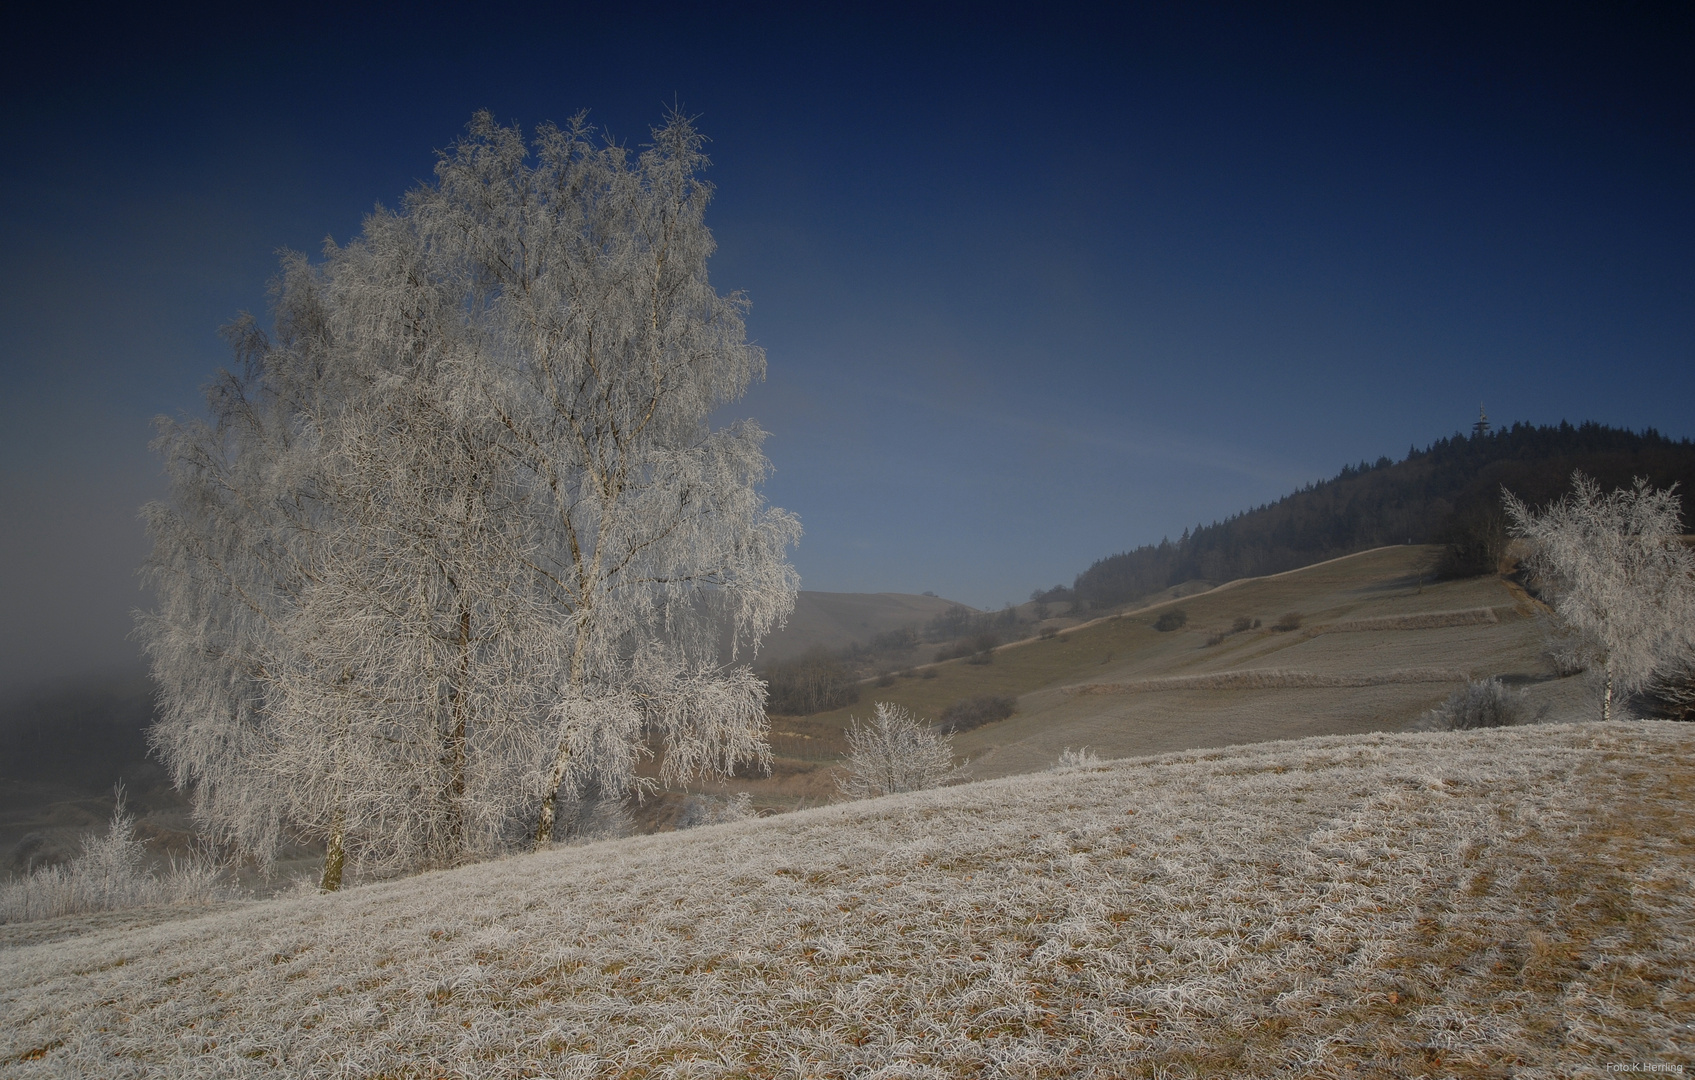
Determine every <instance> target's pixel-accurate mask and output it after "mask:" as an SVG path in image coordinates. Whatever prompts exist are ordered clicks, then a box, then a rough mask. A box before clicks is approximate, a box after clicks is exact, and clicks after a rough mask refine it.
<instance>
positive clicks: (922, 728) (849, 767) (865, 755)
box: [837, 701, 953, 799]
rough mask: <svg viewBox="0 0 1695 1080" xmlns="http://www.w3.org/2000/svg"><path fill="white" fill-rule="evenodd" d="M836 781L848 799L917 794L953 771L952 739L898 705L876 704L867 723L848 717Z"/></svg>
mask: <svg viewBox="0 0 1695 1080" xmlns="http://www.w3.org/2000/svg"><path fill="white" fill-rule="evenodd" d="M847 744H848V753H847V757H846V758H845V759H843V761H842V776H841V778H840V779H839V780H838V781H837V786H838V787H840V788H841V791H842V794H844V795H846V796H848V797H849V798H853V799H866V798H872V797H875V796H878V795H894V794H897V793H899V792H902V791H923V790H925V789H927V788H933V787H937V786H938V785H940V784H941V783H942V781H943V780H944V779H945V778H946V777H947V776H948V774H949V773H951V772H952V771H953V739H952V738H951V737H950V736H947V735H943V734H941V733H940V732H938V731H937V730H936V729H935V728H934V727H932V726H931V725H929V724H926V723H924V722H923V721H921V720H918V719H915V718H914V717H913V715H912V714H911V713H910V712H908V711H907V710H906V709H904V708H902V707H901V706H899V705H896V704H893V703H892V702H888V701H879V702H877V705H876V708H875V709H873V710H872V716H871V720H870V722H869V723H865V724H861V723H860V722H859V720H858V718H853V721H852V724H851V725H850V726H849V728H848V731H847Z"/></svg>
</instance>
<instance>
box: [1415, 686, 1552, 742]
mask: <svg viewBox="0 0 1695 1080" xmlns="http://www.w3.org/2000/svg"><path fill="white" fill-rule="evenodd" d="M1536 717H1537V714H1536V713H1535V712H1534V711H1533V710H1532V709H1531V707H1530V702H1529V698H1528V696H1527V695H1526V694H1525V693H1524V691H1522V690H1512V689H1509V688H1508V687H1506V686H1503V685H1502V684H1501V680H1499V679H1494V678H1490V679H1484V680H1482V681H1477V680H1473V681H1472V682H1470V683H1468V684H1467V685H1466V686H1465V688H1464V689H1461V690H1455V691H1454V692H1453V693H1452V694H1451V695H1449V697H1448V700H1447V701H1444V702H1443V703H1442V704H1440V705H1438V706H1437V707H1436V708H1435V709H1434V710H1432V712H1431V719H1432V720H1433V721H1435V723H1434V725H1433V726H1435V727H1438V728H1441V729H1445V730H1449V731H1471V730H1473V729H1475V728H1491V727H1512V726H1513V725H1515V724H1523V723H1528V722H1530V721H1532V720H1534V719H1536Z"/></svg>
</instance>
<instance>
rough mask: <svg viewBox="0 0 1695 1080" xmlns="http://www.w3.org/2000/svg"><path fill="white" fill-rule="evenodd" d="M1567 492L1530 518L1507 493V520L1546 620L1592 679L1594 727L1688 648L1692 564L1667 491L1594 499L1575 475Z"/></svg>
mask: <svg viewBox="0 0 1695 1080" xmlns="http://www.w3.org/2000/svg"><path fill="white" fill-rule="evenodd" d="M1571 481H1572V491H1571V493H1570V494H1568V495H1567V496H1565V497H1564V498H1561V499H1560V500H1558V501H1556V502H1554V503H1552V504H1550V505H1549V506H1548V507H1547V508H1545V509H1543V510H1542V511H1540V512H1538V511H1536V510H1533V509H1531V508H1530V507H1528V506H1526V505H1525V504H1524V503H1523V502H1522V501H1520V500H1519V499H1518V498H1517V497H1515V496H1514V495H1513V494H1512V493H1511V492H1507V493H1506V494H1505V502H1506V510H1507V517H1508V520H1509V521H1510V523H1511V526H1512V531H1513V534H1514V535H1515V536H1518V537H1521V538H1523V539H1525V540H1527V541H1528V542H1529V544H1530V558H1529V569H1530V571H1531V573H1532V574H1533V575H1534V576H1535V577H1536V578H1537V579H1538V580H1539V581H1540V582H1541V583H1542V585H1543V587H1544V588H1545V589H1546V590H1547V594H1548V598H1549V600H1550V604H1551V606H1552V608H1553V611H1554V615H1555V617H1556V618H1558V619H1559V620H1560V622H1561V623H1562V624H1563V625H1564V626H1565V628H1566V629H1567V630H1568V631H1569V632H1571V633H1572V634H1573V635H1574V636H1575V639H1576V641H1577V642H1578V643H1579V646H1578V647H1579V648H1580V649H1582V650H1583V651H1584V652H1585V653H1586V654H1587V656H1588V658H1589V659H1590V660H1591V661H1593V662H1594V663H1596V664H1598V665H1599V667H1600V670H1601V718H1602V719H1603V720H1610V719H1611V718H1612V715H1613V699H1614V697H1615V695H1619V694H1631V693H1634V692H1636V691H1638V690H1640V689H1641V688H1642V687H1643V686H1644V685H1646V684H1647V682H1648V680H1649V679H1650V678H1651V677H1652V676H1653V674H1654V671H1655V670H1656V669H1657V668H1659V667H1660V666H1662V665H1663V664H1665V663H1667V662H1668V661H1672V660H1675V659H1676V658H1677V657H1678V656H1680V655H1687V654H1688V652H1689V651H1690V649H1691V647H1692V646H1695V557H1692V556H1691V553H1690V551H1689V549H1688V548H1686V547H1685V546H1684V545H1683V542H1682V539H1681V534H1682V524H1681V520H1680V515H1679V509H1680V508H1679V505H1678V504H1679V500H1678V497H1677V495H1676V491H1675V485H1674V486H1673V487H1672V488H1668V489H1666V490H1663V491H1662V490H1657V489H1654V488H1652V487H1650V486H1649V485H1648V481H1647V480H1645V479H1641V478H1638V479H1637V481H1636V483H1635V485H1634V486H1633V487H1631V488H1629V489H1619V490H1616V491H1611V492H1603V491H1602V490H1601V488H1600V485H1599V484H1597V483H1596V482H1595V481H1594V480H1593V479H1591V478H1589V477H1587V476H1585V475H1583V473H1581V472H1574V473H1573V474H1572V478H1571Z"/></svg>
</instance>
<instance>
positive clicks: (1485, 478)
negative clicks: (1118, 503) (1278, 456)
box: [1074, 423, 1695, 608]
mask: <svg viewBox="0 0 1695 1080" xmlns="http://www.w3.org/2000/svg"><path fill="white" fill-rule="evenodd" d="M1574 469H1582V470H1583V471H1584V472H1585V473H1588V474H1589V475H1591V476H1593V477H1595V478H1596V479H1597V480H1599V481H1600V482H1601V484H1602V486H1603V487H1607V488H1613V487H1620V486H1624V485H1627V484H1629V483H1630V482H1631V480H1632V479H1633V478H1634V477H1638V476H1645V477H1647V478H1648V479H1649V481H1650V482H1651V483H1653V484H1654V485H1655V486H1656V487H1665V486H1667V485H1668V484H1672V483H1676V484H1677V485H1678V491H1679V494H1681V495H1683V497H1684V500H1685V502H1684V505H1685V506H1686V507H1687V506H1690V505H1691V503H1690V500H1689V492H1690V491H1691V490H1695V444H1692V443H1691V442H1690V440H1689V439H1681V440H1673V439H1668V438H1666V437H1665V436H1663V435H1661V434H1659V433H1658V432H1656V431H1654V430H1653V429H1652V428H1650V429H1648V430H1647V431H1644V432H1641V433H1638V432H1634V431H1626V430H1622V429H1619V428H1610V427H1604V426H1602V425H1600V424H1592V423H1586V424H1583V425H1580V426H1577V427H1573V426H1572V425H1571V424H1569V423H1562V424H1560V425H1559V426H1558V427H1551V426H1544V427H1533V426H1531V425H1528V424H1514V425H1512V426H1511V427H1505V428H1501V429H1499V430H1496V431H1493V432H1489V433H1482V434H1473V435H1471V436H1463V435H1455V436H1453V437H1452V438H1448V439H1442V440H1439V441H1437V442H1435V443H1432V444H1431V445H1430V446H1429V447H1427V448H1426V449H1424V450H1417V449H1413V450H1409V451H1408V452H1407V457H1406V459H1405V460H1403V461H1399V462H1393V461H1390V460H1389V458H1387V457H1382V458H1379V459H1378V460H1377V462H1376V463H1375V464H1372V463H1368V462H1363V461H1362V462H1360V463H1359V464H1358V465H1349V466H1344V467H1343V469H1342V471H1341V472H1340V473H1338V474H1337V476H1336V477H1335V478H1334V479H1331V480H1324V481H1320V482H1318V483H1315V484H1309V485H1307V486H1306V487H1305V488H1303V489H1301V490H1300V491H1297V492H1294V493H1293V494H1291V495H1287V496H1285V497H1283V498H1282V499H1280V500H1278V501H1277V502H1275V503H1271V504H1268V505H1266V506H1261V507H1259V508H1258V509H1255V510H1249V511H1247V512H1245V513H1242V514H1238V515H1236V516H1235V517H1232V518H1230V519H1228V520H1226V521H1220V522H1214V523H1213V524H1211V525H1204V526H1201V527H1199V528H1197V529H1195V530H1194V531H1193V532H1188V531H1185V532H1184V534H1183V536H1182V538H1181V539H1179V540H1177V541H1175V542H1174V541H1170V540H1166V541H1162V542H1161V543H1159V544H1157V545H1148V546H1145V547H1140V548H1137V549H1136V550H1134V551H1127V552H1124V553H1123V554H1120V555H1113V556H1110V557H1109V558H1105V559H1101V560H1100V561H1099V562H1097V563H1095V564H1094V565H1093V566H1091V567H1089V569H1087V570H1085V571H1084V572H1083V573H1081V574H1079V575H1078V576H1077V581H1076V584H1075V586H1074V588H1075V591H1076V594H1077V598H1078V599H1079V600H1080V601H1081V602H1082V603H1083V604H1085V605H1087V606H1090V607H1097V608H1099V607H1107V606H1110V605H1113V604H1119V603H1124V602H1125V601H1128V600H1133V599H1135V598H1137V597H1140V596H1145V595H1147V594H1149V593H1153V592H1157V591H1159V590H1160V589H1164V588H1167V587H1169V586H1171V585H1176V584H1179V583H1181V582H1184V581H1193V580H1197V579H1200V580H1207V581H1218V582H1222V581H1229V580H1231V579H1233V578H1239V577H1254V576H1258V575H1261V574H1274V573H1278V572H1279V571H1283V570H1293V569H1295V568H1296V567H1300V566H1309V565H1311V564H1312V563H1315V562H1321V561H1323V560H1325V559H1330V558H1334V557H1336V556H1339V555H1347V554H1349V553H1351V552H1355V551H1363V550H1365V549H1367V548H1372V547H1379V546H1381V545H1383V544H1401V543H1407V542H1409V541H1410V542H1412V543H1415V544H1429V543H1439V544H1445V545H1447V552H1446V555H1445V557H1444V559H1443V563H1442V566H1441V568H1440V569H1441V571H1442V572H1443V573H1445V574H1448V575H1462V574H1471V573H1483V572H1487V571H1490V570H1492V569H1493V568H1494V564H1495V561H1496V560H1497V559H1498V558H1499V555H1500V551H1501V546H1502V544H1503V543H1504V542H1505V538H1506V531H1505V521H1504V518H1503V515H1502V511H1501V489H1502V488H1503V487H1505V488H1506V489H1507V490H1509V491H1511V492H1513V493H1514V494H1516V495H1518V496H1519V497H1520V498H1522V499H1524V500H1525V501H1527V502H1529V503H1531V504H1534V505H1539V504H1542V503H1546V502H1548V501H1550V500H1552V499H1555V498H1557V497H1559V496H1560V495H1561V494H1563V493H1564V492H1565V491H1566V490H1567V488H1568V487H1569V486H1570V479H1571V474H1572V470H1574ZM1684 521H1685V525H1686V527H1687V526H1688V523H1689V516H1688V514H1687V513H1686V515H1685V518H1684Z"/></svg>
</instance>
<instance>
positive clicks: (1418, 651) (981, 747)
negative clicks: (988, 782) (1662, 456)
mask: <svg viewBox="0 0 1695 1080" xmlns="http://www.w3.org/2000/svg"><path fill="white" fill-rule="evenodd" d="M1437 555H1438V552H1437V549H1435V548H1434V547H1429V546H1418V545H1412V546H1404V545H1403V546H1398V547H1388V548H1381V549H1378V550H1375V551H1369V552H1362V553H1360V554H1357V555H1352V556H1347V557H1344V558H1341V559H1337V560H1334V561H1331V562H1327V563H1324V564H1321V565H1318V566H1311V567H1306V568H1303V569H1300V570H1296V571H1292V572H1288V573H1284V574H1279V575H1276V576H1272V577H1266V578H1255V579H1249V580H1245V581H1239V582H1234V583H1231V584H1228V585H1225V586H1222V587H1219V588H1215V589H1213V590H1211V591H1208V592H1205V593H1201V594H1198V595H1193V596H1185V597H1182V598H1179V599H1175V600H1170V601H1164V602H1161V603H1159V604H1155V605H1152V606H1149V607H1147V608H1144V609H1141V610H1138V611H1133V612H1129V613H1127V614H1124V615H1121V616H1116V617H1108V618H1104V619H1101V620H1098V621H1095V622H1092V623H1089V624H1085V625H1082V626H1079V627H1076V628H1074V629H1071V630H1066V631H1064V632H1062V633H1059V634H1057V635H1056V636H1054V637H1051V638H1046V639H1035V640H1030V641H1026V642H1021V643H1017V644H1013V645H1007V646H1003V647H1002V648H1000V649H999V650H997V651H996V653H995V654H994V662H993V663H992V664H987V665H983V664H972V663H970V662H969V661H967V660H954V661H950V662H948V663H945V664H938V665H934V666H932V667H931V668H930V669H928V670H927V671H920V672H918V673H916V674H915V675H913V676H912V677H906V678H901V679H898V680H896V681H895V682H894V683H893V684H892V685H889V686H882V687H879V686H865V687H863V688H862V695H861V698H860V702H859V703H858V704H856V705H853V706H849V707H847V708H844V709H840V710H837V711H835V712H831V713H821V714H818V715H815V716H810V717H803V718H791V717H778V718H774V720H773V729H772V747H773V749H774V751H775V752H776V753H777V755H778V761H777V762H776V767H775V775H774V777H773V779H772V780H770V781H765V782H762V783H751V782H750V783H745V784H742V785H740V786H743V787H747V788H749V789H750V790H754V791H755V793H756V794H755V797H756V799H758V798H761V792H768V793H769V795H768V796H767V799H768V801H767V805H772V806H778V805H782V802H781V799H782V798H783V797H787V798H789V799H790V800H791V802H792V800H793V799H794V798H796V797H802V796H810V797H824V796H826V795H827V794H828V792H829V789H830V785H829V782H828V778H827V777H826V776H825V775H824V774H823V770H824V769H826V768H827V767H828V766H829V765H830V764H831V763H832V762H834V761H835V760H836V759H837V758H838V757H839V756H840V754H841V753H842V752H843V751H844V750H845V743H844V741H843V738H842V732H843V730H844V729H845V727H846V725H847V724H848V723H849V720H850V717H851V716H852V715H855V714H858V715H865V714H867V713H868V712H869V710H870V708H871V704H872V703H873V702H874V701H877V700H888V701H893V702H896V703H898V704H900V705H904V706H906V707H907V708H909V709H911V710H912V711H913V712H914V713H916V714H917V715H920V716H924V717H928V718H931V719H934V718H936V717H938V716H940V715H941V713H942V711H943V710H944V709H946V708H947V707H948V706H949V705H950V704H953V703H954V702H957V701H959V700H961V699H965V698H970V697H973V696H978V695H985V694H996V695H999V694H1005V695H1010V696H1013V697H1014V698H1016V700H1017V710H1018V711H1017V712H1016V713H1015V714H1014V715H1013V716H1012V718H1011V719H1008V720H1004V721H1001V722H999V723H995V724H990V725H988V726H986V727H982V728H979V729H977V730H975V731H970V732H966V733H964V734H961V735H959V736H957V737H956V738H955V741H954V746H955V749H956V751H957V752H958V754H959V755H960V756H961V757H966V758H970V759H971V763H972V768H973V770H974V775H976V776H979V777H989V776H1005V775H1009V774H1012V773H1017V772H1029V771H1032V770H1037V769H1042V768H1046V767H1047V766H1048V765H1051V764H1052V763H1053V762H1054V761H1055V759H1056V758H1057V757H1058V756H1059V753H1060V751H1061V750H1062V749H1064V748H1065V747H1067V746H1070V747H1079V746H1084V745H1087V746H1091V747H1093V748H1094V749H1095V750H1096V752H1097V753H1101V754H1104V755H1107V756H1111V757H1122V756H1130V755H1135V754H1149V753H1159V752H1166V751H1173V750H1183V749H1191V748H1197V747H1210V746H1226V745H1234V744H1240V743H1249V742H1260V741H1264V740H1268V739H1286V738H1296V737H1302V736H1307V735H1332V734H1335V735H1339V734H1351V733H1359V732H1366V731H1397V730H1401V729H1403V728H1405V727H1406V726H1408V725H1409V724H1412V723H1413V722H1414V721H1416V720H1417V719H1418V718H1419V717H1420V716H1421V715H1422V714H1423V713H1424V712H1426V711H1427V710H1428V709H1430V708H1431V707H1432V706H1433V705H1435V704H1437V703H1438V702H1440V701H1441V700H1442V699H1444V698H1445V697H1446V696H1447V695H1448V694H1449V693H1451V692H1452V691H1453V690H1454V689H1455V688H1456V687H1457V686H1459V685H1461V684H1462V683H1463V681H1464V680H1465V679H1466V678H1467V677H1468V676H1470V677H1479V678H1481V677H1486V676H1490V675H1498V676H1503V677H1504V678H1505V680H1506V681H1508V682H1509V683H1512V684H1514V685H1518V686H1522V687H1524V688H1526V689H1527V690H1528V692H1529V693H1530V695H1531V698H1532V700H1533V702H1534V703H1535V704H1536V705H1538V706H1540V705H1547V706H1549V707H1550V708H1551V709H1553V710H1554V711H1555V712H1556V713H1557V714H1558V715H1560V716H1561V717H1563V718H1572V719H1577V718H1583V717H1584V716H1586V715H1587V714H1586V712H1585V710H1586V709H1587V707H1588V701H1587V696H1586V695H1587V691H1586V688H1585V686H1584V683H1583V681H1582V679H1581V678H1568V679H1557V678H1555V677H1554V676H1553V674H1552V672H1551V671H1550V669H1549V667H1548V664H1547V662H1546V661H1545V659H1544V658H1543V657H1542V650H1541V636H1540V632H1539V629H1538V626H1537V622H1536V620H1535V619H1534V618H1533V616H1532V612H1533V606H1532V604H1531V603H1530V601H1529V600H1528V598H1527V597H1525V596H1524V594H1523V592H1522V591H1521V590H1518V589H1517V588H1516V587H1515V586H1514V585H1513V584H1512V583H1511V582H1509V581H1507V580H1505V579H1502V578H1498V577H1488V578H1473V579H1467V580H1460V581H1447V582H1440V583H1433V582H1432V581H1431V579H1430V576H1429V569H1430V566H1431V564H1432V563H1433V561H1434V560H1435V558H1436V557H1437ZM1179 609H1180V610H1182V611H1183V612H1184V613H1185V614H1186V616H1187V622H1186V624H1185V625H1184V626H1183V628H1182V629H1180V630H1176V631H1171V632H1160V631H1159V630H1156V629H1155V628H1154V627H1155V623H1156V622H1157V620H1158V619H1159V617H1160V615H1162V614H1164V613H1166V612H1170V611H1173V610H1179ZM1289 612H1297V613H1299V615H1300V621H1301V625H1300V627H1299V628H1298V629H1296V630H1292V631H1286V632H1279V631H1277V630H1275V629H1273V624H1275V623H1276V622H1277V621H1278V620H1279V619H1280V618H1281V617H1282V616H1284V615H1285V614H1286V613H1289ZM1241 618H1247V619H1248V620H1249V621H1250V622H1251V621H1252V620H1255V619H1257V620H1259V622H1260V626H1259V627H1258V628H1254V629H1249V630H1247V631H1245V632H1241V633H1234V632H1230V631H1231V628H1232V626H1233V625H1234V624H1235V622H1236V620H1238V619H1241ZM1221 633H1222V634H1223V637H1222V639H1221V640H1218V641H1217V642H1216V643H1215V644H1209V642H1212V641H1213V639H1214V638H1215V637H1218V636H1219V635H1220V634H1221ZM1270 673H1275V674H1276V676H1277V677H1272V675H1271V674H1270ZM926 674H928V675H931V676H933V677H930V678H924V677H921V676H923V675H926ZM1197 675H1200V676H1213V677H1215V678H1211V679H1206V680H1192V679H1188V677H1189V676H1197ZM1225 676H1229V677H1228V678H1226V677H1225ZM1249 676H1253V677H1252V678H1250V677H1249ZM1303 676H1314V677H1311V678H1303ZM1317 676H1323V677H1322V678H1319V677H1317ZM1326 684H1328V685H1326Z"/></svg>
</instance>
